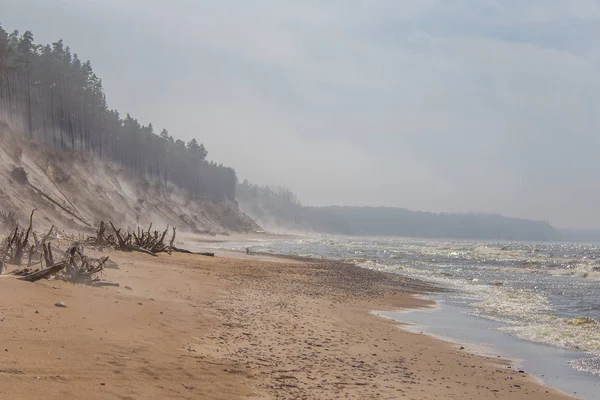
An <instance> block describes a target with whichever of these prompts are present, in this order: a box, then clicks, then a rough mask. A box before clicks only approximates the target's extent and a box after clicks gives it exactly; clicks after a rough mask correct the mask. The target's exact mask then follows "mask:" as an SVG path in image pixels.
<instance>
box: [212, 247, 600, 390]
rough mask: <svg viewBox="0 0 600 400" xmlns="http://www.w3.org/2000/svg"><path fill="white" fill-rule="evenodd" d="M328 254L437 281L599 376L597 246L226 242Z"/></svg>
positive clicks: (463, 304) (504, 325) (450, 296)
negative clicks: (567, 355)
mask: <svg viewBox="0 0 600 400" xmlns="http://www.w3.org/2000/svg"><path fill="white" fill-rule="evenodd" d="M248 246H251V247H252V249H253V251H255V252H266V253H275V254H288V255H299V256H306V257H315V258H333V259H339V260H346V261H352V262H355V263H358V264H359V265H360V266H362V267H365V268H370V269H375V270H380V271H386V272H392V273H396V274H401V275H406V276H410V277H413V278H420V279H423V280H427V281H431V282H435V283H437V284H440V285H443V286H444V287H446V288H448V289H451V290H450V291H449V292H448V293H444V294H443V295H442V296H443V298H442V299H441V300H442V301H443V302H444V303H445V304H446V305H447V306H450V307H455V308H458V309H461V310H462V311H463V312H464V313H465V314H467V315H471V316H476V317H481V318H485V319H488V320H491V321H494V322H497V323H498V324H497V325H493V327H491V328H490V329H493V330H495V331H497V332H500V333H502V334H504V335H510V336H512V337H515V338H520V339H524V340H526V341H529V342H534V343H540V344H546V345H550V346H554V347H556V348H561V349H565V350H569V351H571V352H572V353H570V354H579V355H580V357H572V358H571V359H570V367H571V368H573V369H575V370H577V371H580V372H582V373H585V374H588V375H589V376H593V377H594V379H598V380H600V246H599V245H596V244H577V243H521V242H519V243H505V242H476V241H472V242H469V241H458V240H430V239H423V240H419V239H405V238H337V237H336V238H333V237H321V238H312V239H309V238H306V239H283V240H282V239H275V240H263V241H258V242H252V243H227V244H223V245H221V247H222V248H226V249H229V250H242V249H245V248H246V247H248Z"/></svg>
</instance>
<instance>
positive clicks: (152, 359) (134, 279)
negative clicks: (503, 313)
mask: <svg viewBox="0 0 600 400" xmlns="http://www.w3.org/2000/svg"><path fill="white" fill-rule="evenodd" d="M111 258H112V259H113V260H114V261H116V262H117V263H118V264H119V266H120V269H119V270H108V271H107V272H106V274H105V275H106V276H105V278H106V279H108V280H112V281H117V282H119V283H120V284H121V286H120V287H119V288H90V287H85V286H77V285H72V284H68V283H65V282H59V281H42V282H38V283H34V284H32V283H26V282H22V281H18V280H16V279H14V278H12V277H1V278H0V399H17V400H18V399H23V400H26V399H41V398H44V399H65V400H67V399H77V400H79V399H121V400H131V399H337V398H339V399H453V398H456V399H486V398H494V399H496V398H506V399H509V398H510V399H523V398H527V399H559V398H560V399H563V398H568V397H567V396H566V395H563V394H561V393H559V392H557V391H555V390H552V389H549V388H546V387H544V386H541V385H540V384H539V383H537V381H536V380H535V379H533V378H532V377H530V376H528V375H526V374H523V373H519V372H518V371H515V370H513V369H511V368H510V364H509V363H508V362H507V361H503V360H500V359H495V358H485V357H479V356H475V355H473V354H470V353H468V352H467V351H466V350H461V349H460V345H453V344H449V343H446V342H442V341H439V340H436V339H434V338H431V337H428V336H426V335H421V334H416V333H410V332H407V331H405V330H401V329H399V328H398V327H397V326H396V325H395V324H394V323H392V322H391V321H388V320H385V319H383V318H379V317H376V316H373V315H371V314H369V313H368V312H369V311H370V310H375V309H376V310H393V309H399V308H410V307H423V306H427V303H426V302H425V301H423V300H418V299H417V298H415V297H413V296H411V295H410V294H409V293H419V292H425V291H428V290H432V289H433V288H431V287H429V286H428V285H427V284H424V283H421V282H418V281H412V280H408V279H404V278H401V277H398V276H391V275H386V274H383V273H379V272H374V271H369V270H365V269H361V268H358V267H355V266H352V265H347V264H341V263H337V262H313V263H310V262H300V261H294V262H292V260H290V261H287V260H281V259H275V260H274V259H261V260H257V259H250V260H246V259H239V258H237V259H233V258H221V257H218V258H214V259H213V258H209V257H200V256H193V255H183V254H174V255H173V256H170V257H169V256H168V255H164V256H160V257H157V258H153V257H149V256H146V255H143V254H134V253H131V254H127V253H111ZM59 301H62V302H64V303H65V304H66V305H67V307H66V308H59V307H56V306H55V305H54V304H55V303H56V302H59Z"/></svg>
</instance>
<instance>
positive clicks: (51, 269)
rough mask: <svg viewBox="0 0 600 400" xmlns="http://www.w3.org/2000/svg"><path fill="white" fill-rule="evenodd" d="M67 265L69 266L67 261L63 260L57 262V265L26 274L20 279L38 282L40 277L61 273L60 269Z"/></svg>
mask: <svg viewBox="0 0 600 400" xmlns="http://www.w3.org/2000/svg"><path fill="white" fill-rule="evenodd" d="M66 266H67V263H66V262H65V261H61V262H59V263H58V264H55V265H53V266H51V267H48V268H46V269H43V270H41V271H37V272H34V273H31V274H29V275H25V276H23V277H22V278H19V279H22V280H24V281H27V282H36V281H39V280H40V279H43V278H46V277H48V276H50V275H56V274H57V273H59V272H60V271H62V270H63V269H65V267H66Z"/></svg>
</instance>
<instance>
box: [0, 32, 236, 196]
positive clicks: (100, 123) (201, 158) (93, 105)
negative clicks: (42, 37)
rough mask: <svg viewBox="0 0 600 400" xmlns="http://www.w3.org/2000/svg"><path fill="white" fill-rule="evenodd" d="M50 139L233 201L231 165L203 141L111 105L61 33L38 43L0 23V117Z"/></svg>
mask: <svg viewBox="0 0 600 400" xmlns="http://www.w3.org/2000/svg"><path fill="white" fill-rule="evenodd" d="M3 117H4V118H7V120H10V121H11V123H12V124H13V127H14V128H16V130H20V131H23V132H26V134H27V135H28V137H29V138H31V139H34V140H36V141H40V142H43V143H45V144H46V145H48V146H53V147H55V148H62V149H69V150H84V151H89V152H93V153H94V154H96V155H97V156H98V157H100V158H101V159H105V160H109V161H116V162H118V163H120V164H122V165H123V166H125V167H127V168H129V169H130V170H132V171H133V172H135V173H137V174H138V175H145V176H149V177H154V178H159V179H161V180H163V181H164V182H167V181H168V182H172V183H174V184H176V185H178V186H179V187H181V188H183V189H186V190H187V191H189V192H190V193H191V194H192V195H194V196H196V197H200V198H206V199H212V200H225V199H227V200H233V199H234V198H235V186H236V183H237V178H236V175H235V171H234V170H233V169H231V168H228V167H225V166H223V165H220V164H216V163H214V162H208V161H207V160H206V156H207V154H208V153H207V151H206V148H205V147H204V145H203V144H201V143H198V141H197V140H196V139H192V140H191V141H190V142H189V143H188V145H187V146H186V145H185V143H184V142H183V141H180V140H177V141H175V140H174V139H173V137H172V136H170V135H169V133H168V132H167V130H164V129H163V130H162V132H161V134H160V135H157V134H155V132H154V127H153V126H152V124H148V125H146V126H144V125H141V124H140V123H139V122H138V121H137V120H136V119H135V118H133V117H131V116H130V115H129V114H127V116H126V117H125V118H121V116H120V114H119V112H118V111H116V110H111V109H109V108H108V106H107V103H106V96H105V94H104V91H103V89H102V80H101V79H100V78H98V76H96V74H95V73H94V71H93V69H92V65H91V63H90V62H89V61H82V60H80V59H79V56H78V55H77V54H76V53H72V52H71V49H70V48H69V47H68V46H65V44H64V43H63V41H62V40H59V41H57V42H54V43H52V44H51V45H36V44H35V43H34V38H33V34H32V33H31V32H29V31H27V32H25V33H23V34H22V35H20V34H19V32H18V31H15V32H13V33H11V34H8V33H7V32H6V31H4V30H3V29H2V27H1V26H0V118H3Z"/></svg>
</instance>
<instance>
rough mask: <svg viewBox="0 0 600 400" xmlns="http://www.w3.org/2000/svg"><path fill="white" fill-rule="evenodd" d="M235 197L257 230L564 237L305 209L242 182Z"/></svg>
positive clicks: (282, 194)
mask: <svg viewBox="0 0 600 400" xmlns="http://www.w3.org/2000/svg"><path fill="white" fill-rule="evenodd" d="M237 196H238V201H239V203H240V207H241V208H242V210H243V211H244V212H246V213H247V214H249V215H250V216H251V217H252V218H254V219H255V220H256V221H257V222H258V223H259V224H260V225H262V226H264V227H266V228H268V229H273V230H279V231H282V232H286V231H287V232H298V233H308V232H318V233H328V234H342V235H360V236H405V237H421V238H456V239H482V240H525V241H553V240H563V239H568V238H569V237H567V236H563V235H561V234H560V233H559V232H557V230H556V229H555V228H554V227H552V226H551V225H550V224H549V223H548V222H547V221H532V220H526V219H518V218H507V217H504V216H501V215H491V214H450V213H430V212H418V211H411V210H407V209H404V208H397V207H348V206H345V207H340V206H328V207H305V206H303V205H302V204H301V203H300V201H299V200H298V198H297V196H296V195H295V194H294V193H293V192H292V191H291V190H289V189H287V188H285V187H281V186H274V187H270V186H259V185H254V184H251V183H249V182H248V181H244V182H242V183H241V184H239V185H238V189H237ZM565 233H566V232H565Z"/></svg>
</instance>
